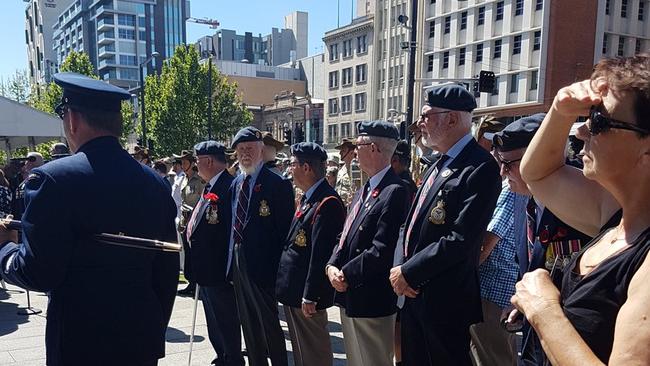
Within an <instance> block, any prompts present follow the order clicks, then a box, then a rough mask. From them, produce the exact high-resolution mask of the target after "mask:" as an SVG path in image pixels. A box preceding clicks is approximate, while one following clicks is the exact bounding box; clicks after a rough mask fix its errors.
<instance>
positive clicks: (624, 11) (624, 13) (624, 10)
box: [621, 0, 627, 18]
mask: <svg viewBox="0 0 650 366" xmlns="http://www.w3.org/2000/svg"><path fill="white" fill-rule="evenodd" d="M621 18H627V0H621Z"/></svg>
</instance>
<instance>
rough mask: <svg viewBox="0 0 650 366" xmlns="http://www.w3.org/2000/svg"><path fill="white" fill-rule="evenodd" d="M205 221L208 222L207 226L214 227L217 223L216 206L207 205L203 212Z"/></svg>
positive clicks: (217, 209) (217, 210)
mask: <svg viewBox="0 0 650 366" xmlns="http://www.w3.org/2000/svg"><path fill="white" fill-rule="evenodd" d="M205 219H206V220H208V224H211V225H215V224H218V223H219V208H217V205H216V204H209V205H208V208H207V209H206V210H205Z"/></svg>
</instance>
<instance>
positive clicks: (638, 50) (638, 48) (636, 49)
mask: <svg viewBox="0 0 650 366" xmlns="http://www.w3.org/2000/svg"><path fill="white" fill-rule="evenodd" d="M634 53H635V54H639V53H641V40H640V39H638V38H637V39H636V41H635V44H634Z"/></svg>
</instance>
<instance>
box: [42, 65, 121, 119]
mask: <svg viewBox="0 0 650 366" xmlns="http://www.w3.org/2000/svg"><path fill="white" fill-rule="evenodd" d="M53 78H54V82H55V83H56V84H57V85H59V86H60V87H61V88H63V96H62V98H61V103H62V104H66V105H69V106H71V107H77V108H80V109H90V110H101V111H110V112H118V111H120V109H121V107H122V101H123V100H127V99H130V98H131V94H129V93H128V92H127V91H126V90H124V89H122V88H118V87H116V86H114V85H111V84H109V83H107V82H104V81H101V80H97V79H93V78H90V77H88V76H85V75H81V74H77V73H75V72H60V73H58V74H54V76H53Z"/></svg>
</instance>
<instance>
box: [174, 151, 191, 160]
mask: <svg viewBox="0 0 650 366" xmlns="http://www.w3.org/2000/svg"><path fill="white" fill-rule="evenodd" d="M172 157H173V158H174V159H177V160H183V159H185V160H189V161H195V160H196V157H195V156H194V152H193V151H192V150H183V151H181V154H180V155H176V154H172Z"/></svg>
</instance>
